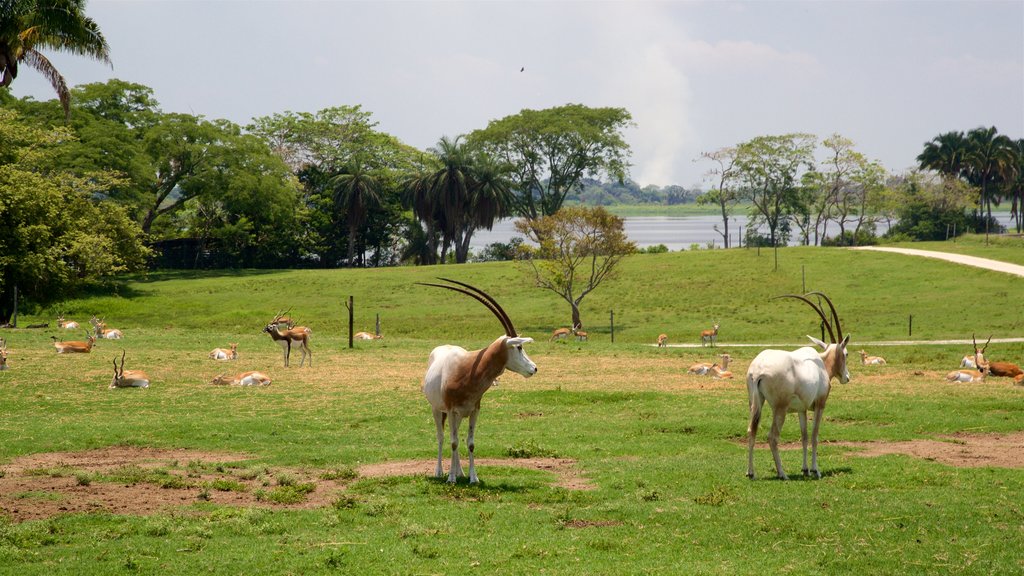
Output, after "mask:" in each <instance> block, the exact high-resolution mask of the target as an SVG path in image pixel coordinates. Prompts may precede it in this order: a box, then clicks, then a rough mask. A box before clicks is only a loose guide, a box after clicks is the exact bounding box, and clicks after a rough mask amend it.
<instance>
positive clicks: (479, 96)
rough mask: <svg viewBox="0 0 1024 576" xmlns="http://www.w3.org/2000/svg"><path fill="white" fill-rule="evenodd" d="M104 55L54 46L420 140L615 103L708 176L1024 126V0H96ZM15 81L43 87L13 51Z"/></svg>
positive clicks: (230, 106) (889, 163)
mask: <svg viewBox="0 0 1024 576" xmlns="http://www.w3.org/2000/svg"><path fill="white" fill-rule="evenodd" d="M86 14H87V15H88V16H90V17H91V18H93V19H94V20H95V21H96V22H97V24H99V26H100V29H101V30H102V31H103V34H104V36H105V37H106V39H107V41H108V43H109V44H110V51H111V60H112V64H113V66H112V67H110V66H107V65H105V64H102V63H98V62H95V61H92V60H89V59H87V58H84V57H79V56H72V55H65V54H60V53H49V55H50V57H51V61H52V62H53V63H54V64H55V65H56V66H57V68H58V69H59V70H60V71H61V73H62V74H63V75H64V77H65V78H66V80H67V82H68V84H69V85H78V84H85V83H90V82H103V81H105V80H108V79H110V78H120V79H122V80H126V81H130V82H136V83H139V84H143V85H146V86H149V87H150V88H152V89H153V91H154V96H155V98H156V99H157V101H159V103H160V107H161V109H162V110H164V111H165V112H186V113H192V114H199V115H203V116H205V117H207V118H210V119H213V118H224V119H228V120H231V121H233V122H236V123H239V124H242V125H245V124H247V123H249V122H250V120H251V119H252V118H254V117H260V116H268V115H271V114H275V113H281V112H285V111H293V112H315V111H317V110H321V109H323V108H327V107H332V106H340V105H355V104H359V105H362V107H363V109H364V110H367V111H369V112H371V113H372V114H373V119H374V120H375V121H377V122H378V129H380V130H383V131H385V132H388V133H390V134H392V135H394V136H396V137H398V138H399V139H400V140H402V141H404V142H405V143H407V144H410V145H412V146H416V147H418V148H421V149H426V148H428V147H430V146H433V145H434V144H436V143H437V141H438V140H439V139H440V138H441V137H442V136H456V135H458V134H464V133H468V132H471V131H472V130H475V129H478V128H484V127H486V126H487V123H488V122H489V121H491V120H497V119H499V118H503V117H505V116H508V115H512V114H516V113H518V112H519V111H520V110H523V109H527V108H529V109H543V108H549V107H554V106H561V105H563V104H568V103H579V104H584V105H587V106H593V107H604V106H613V107H623V108H625V109H627V110H628V111H629V112H630V113H631V114H632V117H633V120H634V122H635V126H633V127H630V128H628V129H627V130H626V132H625V137H626V140H627V142H628V143H629V145H630V146H631V149H632V157H631V163H632V167H631V169H630V176H631V177H632V178H633V179H634V180H636V181H637V182H639V183H640V184H641V185H648V184H654V185H658V186H665V185H669V184H678V185H681V186H685V187H687V188H691V187H695V186H701V187H704V188H706V187H708V183H707V180H706V178H705V173H706V172H707V171H708V170H710V169H711V168H712V167H713V165H712V163H710V162H708V161H702V160H700V156H701V153H702V152H711V151H714V150H718V149H721V148H724V147H727V146H734V145H736V144H739V143H741V142H744V141H746V140H749V139H751V138H754V137H756V136H763V135H770V134H785V133H791V132H806V133H810V134H815V135H817V136H818V137H819V138H825V137H827V136H829V135H832V134H840V135H842V136H845V137H847V138H850V139H852V140H853V141H854V143H855V148H856V149H857V150H858V151H860V152H861V153H863V154H865V155H866V156H867V157H868V158H870V159H873V160H877V161H879V162H881V163H882V165H883V166H885V167H886V168H887V169H889V170H890V171H893V172H904V171H906V170H908V169H910V168H912V167H913V166H914V165H915V157H916V156H917V155H918V154H919V153H920V152H921V150H922V147H923V145H924V143H925V142H927V141H929V140H931V139H932V138H933V137H935V136H937V135H939V134H941V133H944V132H949V131H952V130H964V131H966V130H970V129H972V128H976V127H979V126H995V127H996V128H997V129H998V130H999V132H1000V133H1002V134H1006V135H1008V136H1010V137H1011V138H1015V139H1019V138H1024V0H1013V1H1002V2H998V1H970V2H959V1H922V0H918V1H904V2H899V1H885V2H883V1H868V0H860V1H814V2H795V1H775V2H771V1H761V2H728V1H706V2H698V1H690V2H668V1H663V2H639V1H637V2H626V1H622V2H612V1H604V2H596V1H573V2H568V1H564V2H560V1H546V2H541V1H516V2H496V1H494V2H491V1H476V2H457V1H444V2H439V1H430V0H422V1H414V2H397V1H378V2H352V1H337V0H335V1H328V0H322V1H316V2H310V1H281V0H250V1H241V0H233V1H227V0H221V1H212V0H202V1H191V0H161V1H155V0H131V1H128V0H90V1H89V2H88V3H87V4H86ZM12 92H13V94H14V95H15V96H18V97H22V96H32V97H34V98H36V99H40V100H48V99H51V98H53V91H52V88H50V86H49V85H48V84H47V83H46V81H45V80H44V79H43V78H42V77H41V76H40V75H39V74H38V73H36V72H35V71H34V70H30V69H27V68H25V69H23V72H22V73H21V74H20V75H19V76H18V79H17V80H16V81H15V83H14V84H13V85H12Z"/></svg>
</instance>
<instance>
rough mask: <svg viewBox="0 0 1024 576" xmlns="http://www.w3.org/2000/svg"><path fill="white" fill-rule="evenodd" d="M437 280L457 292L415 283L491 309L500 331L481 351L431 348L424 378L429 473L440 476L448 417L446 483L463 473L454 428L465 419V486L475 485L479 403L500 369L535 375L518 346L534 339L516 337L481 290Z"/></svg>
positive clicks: (509, 320) (462, 284)
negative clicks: (433, 433) (429, 419)
mask: <svg viewBox="0 0 1024 576" xmlns="http://www.w3.org/2000/svg"><path fill="white" fill-rule="evenodd" d="M438 279H439V280H442V281H444V282H448V283H449V284H455V285H457V286H461V287H462V288H459V287H457V286H449V285H448V284H432V283H425V282H423V283H420V284H422V285H424V286H434V287H436V288H444V289H447V290H453V291H455V292H459V293H461V294H465V295H467V296H470V297H471V298H474V299H475V300H477V301H478V302H480V303H481V304H483V305H484V306H485V307H486V308H487V309H488V310H490V311H491V313H492V314H494V316H495V317H496V318H497V319H498V321H499V322H501V326H502V328H504V329H505V334H504V335H502V336H499V337H498V338H497V339H496V340H495V341H494V342H492V343H491V344H490V345H488V346H487V347H486V348H484V349H482V350H473V351H467V350H466V349H465V348H462V347H460V346H453V345H442V346H438V347H437V348H434V349H433V350H432V351H431V352H430V358H429V360H428V361H427V373H426V375H425V376H424V377H423V394H424V395H425V396H426V397H427V401H428V402H430V407H431V410H432V412H433V415H434V424H435V425H436V427H437V467H436V468H435V469H434V475H435V476H437V477H438V478H440V477H442V476H444V469H443V467H442V463H441V459H442V456H443V450H444V423H445V420H446V419H448V418H450V419H451V422H450V423H449V425H448V426H449V428H450V432H451V447H452V460H451V466H450V467H449V469H448V482H449V483H454V482H455V481H456V479H457V478H458V477H459V476H461V475H462V465H461V464H460V462H459V424H461V422H462V419H463V418H466V417H468V418H469V433H468V435H467V437H466V444H467V446H468V447H469V482H470V483H471V484H476V483H477V482H479V479H478V478H477V475H476V466H475V464H474V459H473V458H474V448H475V444H474V437H475V433H476V420H477V416H479V415H480V400H481V398H483V395H484V393H485V392H487V390H488V389H489V388H490V387H491V386H492V385H493V384H494V383H495V380H496V379H497V378H498V376H500V375H501V374H502V373H503V372H504V371H505V370H511V371H513V372H515V373H517V374H521V375H523V376H525V377H527V378H529V377H530V376H533V375H534V374H536V373H537V365H536V364H534V363H533V361H532V360H530V358H529V357H528V356H527V355H526V352H524V351H523V344H528V343H530V342H533V338H524V337H520V336H518V335H517V334H516V329H515V327H514V326H513V325H512V320H511V319H509V317H508V314H506V313H505V311H504V310H502V308H501V306H500V305H499V304H498V302H497V301H495V300H494V298H492V297H490V296H489V295H488V294H487V293H486V292H484V291H483V290H480V289H479V288H474V287H473V286H470V285H469V284H465V283H463V282H458V281H456V280H449V279H447V278H438ZM463 288H465V289H463Z"/></svg>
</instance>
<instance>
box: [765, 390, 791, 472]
mask: <svg viewBox="0 0 1024 576" xmlns="http://www.w3.org/2000/svg"><path fill="white" fill-rule="evenodd" d="M786 407H787V406H786V404H785V403H783V404H781V405H780V406H772V429H771V431H769V432H768V446H769V447H771V449H772V458H774V459H775V472H776V473H777V474H778V476H779V479H780V480H788V479H789V477H788V476H786V472H785V471H783V469H782V458H780V457H779V436H781V435H782V425H783V424H785V422H786Z"/></svg>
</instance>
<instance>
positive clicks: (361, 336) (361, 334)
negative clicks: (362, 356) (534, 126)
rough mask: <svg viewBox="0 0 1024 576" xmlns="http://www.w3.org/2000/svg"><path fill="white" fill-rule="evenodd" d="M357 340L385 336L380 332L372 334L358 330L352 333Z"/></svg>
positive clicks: (375, 338) (378, 338)
mask: <svg viewBox="0 0 1024 576" xmlns="http://www.w3.org/2000/svg"><path fill="white" fill-rule="evenodd" d="M352 337H353V338H355V339H356V340H380V339H381V338H384V336H382V335H380V334H371V333H369V332H356V333H355V334H353V335H352Z"/></svg>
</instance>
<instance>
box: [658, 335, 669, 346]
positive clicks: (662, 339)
mask: <svg viewBox="0 0 1024 576" xmlns="http://www.w3.org/2000/svg"><path fill="white" fill-rule="evenodd" d="M666 346H668V334H658V348H664V347H666Z"/></svg>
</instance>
